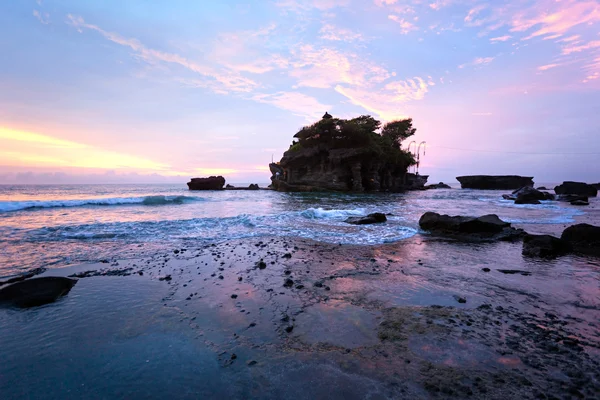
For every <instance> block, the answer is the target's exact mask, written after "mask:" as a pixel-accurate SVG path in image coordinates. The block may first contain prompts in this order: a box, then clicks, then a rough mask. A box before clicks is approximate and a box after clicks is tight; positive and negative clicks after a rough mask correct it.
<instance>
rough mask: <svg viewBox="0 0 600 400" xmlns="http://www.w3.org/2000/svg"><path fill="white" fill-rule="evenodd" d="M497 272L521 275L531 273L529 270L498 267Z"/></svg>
mask: <svg viewBox="0 0 600 400" xmlns="http://www.w3.org/2000/svg"><path fill="white" fill-rule="evenodd" d="M498 272H502V273H503V274H508V275H513V274H521V275H523V276H529V275H531V272H529V271H521V270H518V269H499V270H498Z"/></svg>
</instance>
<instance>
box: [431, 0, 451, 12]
mask: <svg viewBox="0 0 600 400" xmlns="http://www.w3.org/2000/svg"><path fill="white" fill-rule="evenodd" d="M451 3H452V2H451V1H450V0H437V1H434V2H433V3H430V4H429V8H431V9H432V10H435V11H439V10H441V9H442V8H444V7H447V6H448V5H450V4H451Z"/></svg>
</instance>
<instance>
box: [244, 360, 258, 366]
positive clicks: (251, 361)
mask: <svg viewBox="0 0 600 400" xmlns="http://www.w3.org/2000/svg"><path fill="white" fill-rule="evenodd" d="M246 364H247V365H248V366H249V367H251V366H253V365H256V364H258V363H257V362H256V361H254V360H250V361H248V362H247V363H246Z"/></svg>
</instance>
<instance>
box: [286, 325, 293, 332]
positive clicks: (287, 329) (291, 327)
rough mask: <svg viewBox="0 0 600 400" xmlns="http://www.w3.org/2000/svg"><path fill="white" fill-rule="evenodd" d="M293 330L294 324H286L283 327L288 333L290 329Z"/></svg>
mask: <svg viewBox="0 0 600 400" xmlns="http://www.w3.org/2000/svg"><path fill="white" fill-rule="evenodd" d="M293 330H294V326H293V325H290V326H286V328H285V331H286V332H287V333H290V332H291V331H293Z"/></svg>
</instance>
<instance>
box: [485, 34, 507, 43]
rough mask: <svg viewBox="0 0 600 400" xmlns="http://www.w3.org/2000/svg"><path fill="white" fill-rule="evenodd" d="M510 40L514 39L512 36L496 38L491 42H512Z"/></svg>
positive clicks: (491, 39)
mask: <svg viewBox="0 0 600 400" xmlns="http://www.w3.org/2000/svg"><path fill="white" fill-rule="evenodd" d="M510 38H512V36H510V35H504V36H498V37H495V38H490V42H491V43H497V42H506V41H507V40H510Z"/></svg>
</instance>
